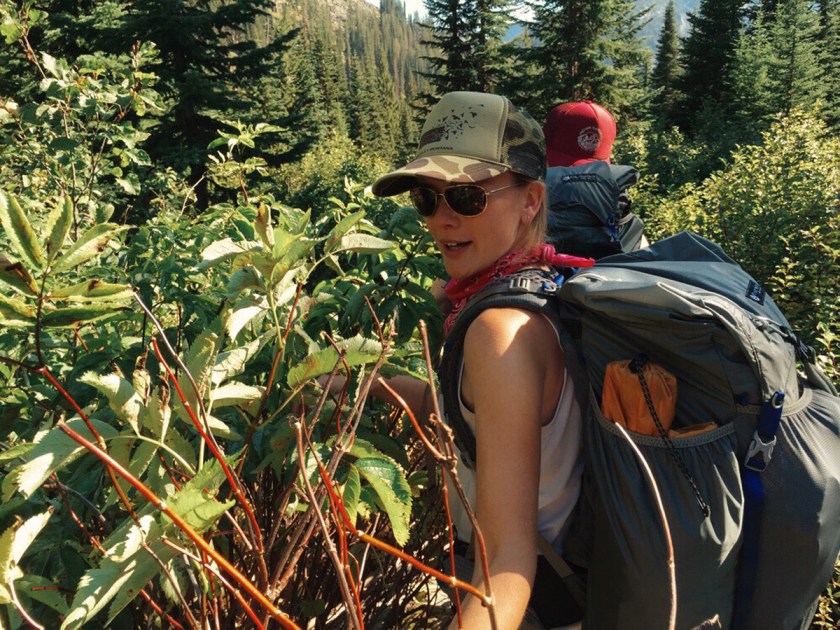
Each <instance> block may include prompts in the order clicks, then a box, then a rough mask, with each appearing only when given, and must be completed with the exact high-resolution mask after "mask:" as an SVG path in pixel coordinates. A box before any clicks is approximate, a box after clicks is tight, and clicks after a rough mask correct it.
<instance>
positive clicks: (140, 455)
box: [103, 441, 159, 511]
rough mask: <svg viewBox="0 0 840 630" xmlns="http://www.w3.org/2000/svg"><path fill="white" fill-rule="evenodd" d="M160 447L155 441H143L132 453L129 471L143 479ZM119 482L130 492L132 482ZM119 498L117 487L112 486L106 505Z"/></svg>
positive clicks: (125, 490)
mask: <svg viewBox="0 0 840 630" xmlns="http://www.w3.org/2000/svg"><path fill="white" fill-rule="evenodd" d="M158 448H159V447H158V445H157V444H154V443H153V442H146V441H141V442H140V444H139V445H138V446H137V448H136V449H134V452H133V453H132V454H131V457H130V459H129V462H128V466H126V468H127V469H128V472H130V473H131V474H132V475H134V476H135V477H136V478H137V479H141V480H142V479H143V475H144V474H145V472H146V470H147V469H148V468H149V464H151V463H152V460H153V459H154V457H155V454H156V453H157V450H158ZM118 483H119V484H120V486H121V487H122V488H123V491H124V492H126V493H128V492H129V490H130V489H131V487H132V486H131V484H129V483H128V481H125V480H124V479H118ZM118 498H119V495H118V494H117V492H116V489H114V488H112V492H111V493H110V494H109V495H108V499H107V501H106V503H105V505H106V506H108V505H111V504H112V503H114V502H116V501H117V499H118ZM103 511H104V510H103Z"/></svg>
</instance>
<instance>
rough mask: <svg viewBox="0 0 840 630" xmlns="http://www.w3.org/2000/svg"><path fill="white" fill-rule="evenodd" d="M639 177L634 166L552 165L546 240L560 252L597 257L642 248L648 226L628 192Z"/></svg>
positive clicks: (547, 192) (547, 190)
mask: <svg viewBox="0 0 840 630" xmlns="http://www.w3.org/2000/svg"><path fill="white" fill-rule="evenodd" d="M638 180H639V171H637V170H636V169H635V168H633V167H632V166H625V165H620V164H607V163H606V162H603V161H600V160H596V161H594V162H587V163H586V164H581V165H579V166H570V167H564V166H554V167H551V168H549V169H548V172H547V173H546V181H545V183H546V195H547V196H548V208H549V212H548V230H547V234H546V241H547V242H549V243H551V244H552V245H554V247H555V248H556V249H557V251H558V252H563V253H564V254H572V255H574V256H586V257H589V258H595V259H598V258H603V257H604V256H610V255H612V254H619V253H622V252H630V251H633V250H636V249H639V247H640V246H641V243H642V236H643V233H644V227H645V226H644V222H643V221H642V219H640V218H639V217H638V216H636V215H635V214H633V213H632V212H631V211H630V207H631V203H630V199H629V196H628V194H627V191H628V189H629V188H630V187H631V186H632V185H634V184H635V183H636V182H637V181H638Z"/></svg>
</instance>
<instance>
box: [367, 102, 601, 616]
mask: <svg viewBox="0 0 840 630" xmlns="http://www.w3.org/2000/svg"><path fill="white" fill-rule="evenodd" d="M545 172H546V155H545V140H544V137H543V132H542V129H541V128H540V126H539V125H538V124H537V123H536V122H535V121H534V120H533V119H532V118H531V117H530V116H529V115H528V114H527V113H526V112H525V111H523V110H521V109H517V108H516V107H515V106H514V105H513V104H512V103H511V102H510V101H509V100H508V99H506V98H504V97H502V96H497V95H492V94H484V93H476V92H452V93H449V94H446V95H444V96H443V97H442V98H441V100H440V101H439V102H438V103H437V105H436V106H435V107H434V108H433V109H432V111H431V112H430V114H429V116H428V118H427V120H426V122H425V125H424V126H423V132H422V135H421V138H420V143H419V148H418V151H417V156H416V158H415V159H414V160H413V161H412V162H410V163H409V164H407V165H406V166H404V167H402V168H400V169H398V170H396V171H394V172H392V173H388V174H387V175H385V176H383V177H381V178H379V179H378V180H377V181H376V182H375V183H374V184H373V193H374V194H375V195H378V196H381V197H387V196H391V195H397V194H400V193H405V192H407V193H408V194H409V197H410V199H411V201H412V203H413V205H414V206H415V208H416V209H417V211H418V213H419V214H420V215H421V217H422V218H423V221H424V222H425V224H426V227H427V229H428V230H429V232H430V234H431V235H432V237H433V238H434V240H435V243H436V244H437V247H438V249H439V250H440V252H441V255H442V257H443V262H444V265H445V267H446V271H447V272H448V274H449V276H450V277H451V280H450V281H449V282H448V284H447V285H446V289H445V290H446V295H447V297H448V298H449V300H450V301H451V303H452V305H453V308H452V310H451V312H449V314H448V315H447V318H446V325H445V330H446V331H447V333H449V331H450V330H451V329H452V326H453V325H454V324H455V322H456V321H457V320H458V317H459V314H461V313H462V312H463V309H464V308H465V306H467V305H468V304H469V302H470V298H471V297H472V296H474V295H475V294H476V293H477V292H478V291H479V290H480V289H482V288H483V287H484V286H486V285H487V284H489V283H490V282H492V281H494V280H497V279H499V278H501V277H503V276H506V275H508V274H511V273H513V272H515V271H518V270H520V269H523V268H548V267H549V266H552V265H554V266H556V265H575V266H581V265H583V264H587V263H589V264H591V262H590V261H581V260H580V259H574V260H572V259H571V258H570V257H565V256H563V255H558V254H555V252H554V250H553V248H552V247H550V246H548V245H545V244H544V243H543V236H544V233H545V226H546V213H547V209H546V204H545V184H544V180H545ZM448 345H451V344H448ZM462 346H463V347H462V348H452V347H449V348H448V349H447V350H445V352H450V353H452V352H455V353H457V356H454V357H453V356H450V357H449V359H450V361H451V360H453V359H454V360H455V361H457V365H458V370H457V373H458V374H460V379H458V376H457V374H456V376H455V377H454V379H453V380H456V381H458V382H456V383H454V385H453V386H452V387H450V389H451V390H452V391H454V392H455V396H454V400H453V399H452V396H450V397H449V398H450V399H449V400H444V413H445V415H447V417H448V419H449V420H450V421H451V416H453V415H458V416H459V417H461V418H463V420H464V421H465V422H466V424H467V425H468V427H469V432H470V434H471V435H470V439H471V440H472V439H473V436H474V446H475V458H474V459H475V466H474V467H472V468H471V467H468V466H467V465H465V462H464V460H467V464H469V463H470V461H469V460H470V459H472V458H470V457H468V456H467V453H466V452H465V451H459V459H460V460H461V461H459V474H460V478H461V480H462V483H463V485H464V487H465V490H466V492H467V495H468V496H469V497H470V502H471V504H472V506H473V507H474V508H475V511H476V514H477V518H478V523H479V526H480V528H481V531H482V533H483V536H484V539H485V542H486V547H487V553H488V559H489V568H490V582H491V586H492V592H493V594H494V597H495V611H496V620H497V623H498V628H517V627H519V625H520V623H521V622H522V620H523V616H524V615H525V613H526V608H527V607H528V603H529V598H530V597H531V595H532V590H533V587H534V580H535V574H536V573H537V565H538V540H539V539H540V537H542V538H543V539H545V540H547V541H550V545H551V547H552V549H553V551H556V552H558V553H562V551H563V541H564V538H565V535H566V533H567V530H568V526H569V521H570V516H571V513H572V511H573V508H574V506H575V503H576V502H577V499H578V495H579V493H580V475H581V470H582V463H581V414H580V409H579V407H578V404H577V402H576V401H575V396H574V392H573V385H572V382H571V380H570V379H569V378H568V377H567V374H566V370H565V367H564V356H563V348H562V347H561V345H560V342H559V339H558V334H557V332H556V331H555V328H554V326H553V324H552V323H551V321H550V320H549V319H548V318H547V317H545V316H543V315H541V314H538V313H534V312H530V311H526V310H521V309H519V308H491V309H487V310H484V311H482V312H481V314H479V315H478V316H477V317H476V318H475V319H474V320H473V321H472V323H470V324H469V327H468V328H467V332H466V335H465V336H464V337H463V344H462ZM393 384H395V385H397V386H398V387H399V389H400V392H401V393H402V394H404V395H405V397H406V400H408V401H409V404H411V405H412V406H414V408H415V409H421V408H422V406H423V404H424V402H428V401H424V400H423V396H424V388H423V387H422V386H420V385H419V384H418V383H414V382H412V381H410V380H408V379H399V378H398V379H397V381H396V382H395V383H393ZM442 388H443V389H444V390H446V387H445V386H444V385H443V383H442ZM385 397H386V398H387V396H385ZM445 398H446V397H445ZM461 446H463V443H462V444H461ZM453 503H455V502H454V501H453ZM454 507H455V506H454V505H453V508H454ZM455 521H456V527H457V533H458V538H459V539H460V540H461V541H464V542H468V541H469V540H470V538H471V535H472V531H471V526H470V523H469V520H468V519H467V518H466V517H465V513H463V512H460V511H459V512H456V514H455ZM549 553H550V552H549ZM540 564H542V561H540ZM472 579H473V583H474V584H475V585H477V586H478V587H479V588H483V587H484V576H483V573H482V571H481V566H480V563H478V568H477V570H476V571H475V572H474V574H473V576H472ZM553 599H554V600H555V601H553V602H551V603H552V604H553V605H554V608H555V609H556V608H560V609H561V610H555V611H554V614H553V617H552V618H551V619H546V618H545V616H542V615H541V616H542V617H543V619H542V620H543V623H544V625H546V627H554V626H560V625H563V624H565V623H568V622H569V621H570V620H574V619H573V617H574V616H575V614H576V613H575V612H573V611H572V610H569V608H570V607H573V604H570V605H569V606H566V604H565V603H558V600H557V598H556V597H553ZM563 609H565V610H563ZM457 624H458V621H457V619H456V620H454V621H453V627H457ZM463 627H464V628H470V629H473V628H484V627H490V618H489V614H488V611H487V610H486V609H485V608H483V607H482V605H481V603H480V602H479V601H478V600H477V599H476V598H474V597H471V596H470V597H467V598H466V600H465V605H464V608H463Z"/></svg>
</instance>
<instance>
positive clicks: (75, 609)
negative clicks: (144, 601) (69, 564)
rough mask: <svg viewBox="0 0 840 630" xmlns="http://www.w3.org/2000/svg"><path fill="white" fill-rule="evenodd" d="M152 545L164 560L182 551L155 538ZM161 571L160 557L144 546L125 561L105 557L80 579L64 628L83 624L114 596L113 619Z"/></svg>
mask: <svg viewBox="0 0 840 630" xmlns="http://www.w3.org/2000/svg"><path fill="white" fill-rule="evenodd" d="M149 546H150V548H151V550H152V552H153V553H154V554H155V555H156V556H157V557H158V558H159V559H160V560H161V561H163V562H168V561H169V560H170V559H171V558H173V557H175V555H176V554H177V553H178V552H177V551H176V550H175V549H172V548H171V547H169V546H167V545H165V544H163V543H162V542H161V541H153V542H151V543H150V545H149ZM159 572H160V566H159V565H158V563H157V561H156V560H155V559H154V558H153V557H152V555H151V554H150V553H149V552H148V551H146V550H145V549H142V548H141V549H138V550H137V551H135V552H134V553H133V554H132V555H131V556H130V557H129V558H128V559H127V560H125V561H122V562H114V561H113V560H111V559H109V558H105V559H103V560H102V564H101V565H100V566H99V567H98V568H95V569H91V570H90V571H88V572H87V573H85V574H84V575H83V576H82V579H81V580H79V584H78V586H77V588H76V594H75V596H74V597H73V603H72V604H71V605H70V612H69V613H68V615H67V617H66V618H65V619H64V623H62V624H61V628H62V630H64V629H65V628H69V629H75V628H81V627H82V626H83V625H84V624H85V623H87V622H88V621H90V620H91V619H92V618H93V617H94V616H95V615H96V614H97V613H98V612H99V611H100V610H102V609H103V608H105V606H107V605H108V604H109V603H111V600H113V603H112V604H111V607H110V608H109V610H108V616H109V619H108V622H109V623H110V621H111V620H112V619H113V618H114V617H116V615H117V614H118V613H119V612H120V611H121V610H122V609H123V608H125V606H126V605H127V604H128V603H129V602H131V601H132V600H133V599H134V598H135V597H137V595H138V594H139V593H140V590H141V589H142V588H143V587H144V586H146V584H148V583H149V581H150V580H152V578H154V577H155V575H157V574H158V573H159ZM106 625H107V624H106Z"/></svg>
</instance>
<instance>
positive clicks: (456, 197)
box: [408, 182, 522, 217]
mask: <svg viewBox="0 0 840 630" xmlns="http://www.w3.org/2000/svg"><path fill="white" fill-rule="evenodd" d="M521 185H522V184H521V183H520V182H517V183H515V184H510V185H508V186H502V187H501V188H494V189H493V190H484V189H483V188H482V187H481V186H479V185H478V184H458V185H457V186H450V187H449V188H447V189H446V190H444V191H443V192H442V193H439V192H437V191H436V190H434V189H433V188H428V187H427V186H417V187H416V188H412V189H411V190H410V191H409V193H408V194H409V196H410V197H411V203H412V204H414V207H415V208H416V209H417V212H419V213H420V215H421V216H424V217H430V216H432V215H433V214H434V213H435V210H436V209H437V205H438V199H439V198H440V197H443V198H444V199H445V200H446V203H447V205H448V206H449V207H450V208H452V210H453V211H454V212H457V213H458V214H460V215H462V216H465V217H476V216H478V215H479V214H481V213H482V212H484V210H485V209H486V208H487V195H492V194H493V193H495V192H499V191H500V190H507V189H508V188H515V187H517V186H521Z"/></svg>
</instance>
